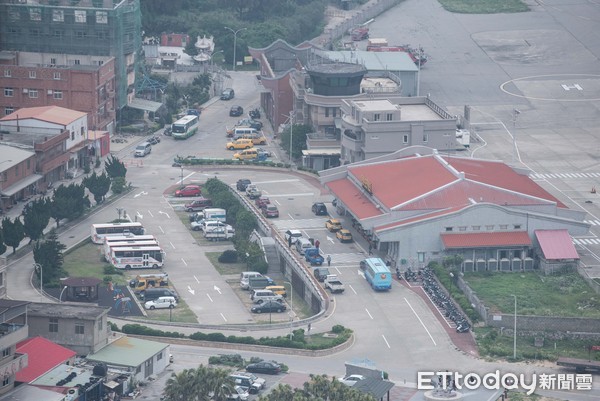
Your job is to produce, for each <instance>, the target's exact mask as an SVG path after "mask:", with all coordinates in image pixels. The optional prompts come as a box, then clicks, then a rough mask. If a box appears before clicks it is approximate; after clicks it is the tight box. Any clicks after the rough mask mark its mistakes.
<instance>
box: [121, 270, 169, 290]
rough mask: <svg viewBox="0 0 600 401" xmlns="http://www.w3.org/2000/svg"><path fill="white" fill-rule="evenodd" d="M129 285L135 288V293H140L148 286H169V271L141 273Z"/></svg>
mask: <svg viewBox="0 0 600 401" xmlns="http://www.w3.org/2000/svg"><path fill="white" fill-rule="evenodd" d="M129 286H130V287H131V288H132V289H133V292H134V294H139V293H140V292H142V291H145V290H146V289H147V288H156V287H168V286H169V275H168V274H167V273H157V274H139V275H137V276H136V278H134V279H133V280H131V281H129Z"/></svg>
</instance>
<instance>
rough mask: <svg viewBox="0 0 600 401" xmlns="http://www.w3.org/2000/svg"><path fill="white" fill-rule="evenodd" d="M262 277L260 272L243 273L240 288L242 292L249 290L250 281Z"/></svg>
mask: <svg viewBox="0 0 600 401" xmlns="http://www.w3.org/2000/svg"><path fill="white" fill-rule="evenodd" d="M256 277H262V274H260V273H259V272H241V273H240V287H241V288H242V290H247V289H248V288H249V286H250V279H251V278H256Z"/></svg>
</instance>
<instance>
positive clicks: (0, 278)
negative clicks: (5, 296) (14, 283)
mask: <svg viewBox="0 0 600 401" xmlns="http://www.w3.org/2000/svg"><path fill="white" fill-rule="evenodd" d="M0 287H4V273H0Z"/></svg>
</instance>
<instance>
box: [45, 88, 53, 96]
mask: <svg viewBox="0 0 600 401" xmlns="http://www.w3.org/2000/svg"><path fill="white" fill-rule="evenodd" d="M46 93H47V94H48V96H50V95H52V94H53V93H54V91H53V90H52V89H48V91H47V92H46Z"/></svg>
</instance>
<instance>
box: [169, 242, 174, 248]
mask: <svg viewBox="0 0 600 401" xmlns="http://www.w3.org/2000/svg"><path fill="white" fill-rule="evenodd" d="M169 244H171V248H173V249H175V245H173V243H172V242H171V241H169Z"/></svg>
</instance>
